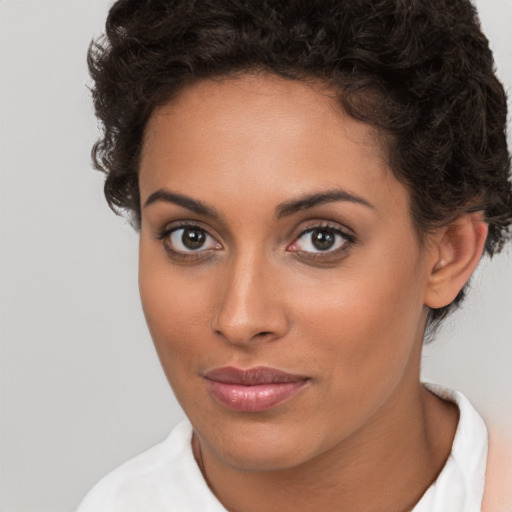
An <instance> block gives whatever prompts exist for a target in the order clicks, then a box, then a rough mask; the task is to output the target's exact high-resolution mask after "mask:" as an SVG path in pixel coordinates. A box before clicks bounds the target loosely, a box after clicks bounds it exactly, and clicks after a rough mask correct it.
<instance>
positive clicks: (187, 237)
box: [181, 228, 205, 249]
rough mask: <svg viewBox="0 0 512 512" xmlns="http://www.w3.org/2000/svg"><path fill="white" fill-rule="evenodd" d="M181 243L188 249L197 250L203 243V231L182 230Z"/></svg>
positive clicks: (193, 229)
mask: <svg viewBox="0 0 512 512" xmlns="http://www.w3.org/2000/svg"><path fill="white" fill-rule="evenodd" d="M181 241H182V242H183V245H184V246H185V247H187V248H188V249H199V248H200V247H201V246H202V245H203V244H204V241H205V234H204V231H202V230H200V229H196V228H187V229H185V230H183V235H182V236H181Z"/></svg>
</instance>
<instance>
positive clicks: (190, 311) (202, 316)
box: [139, 247, 210, 380]
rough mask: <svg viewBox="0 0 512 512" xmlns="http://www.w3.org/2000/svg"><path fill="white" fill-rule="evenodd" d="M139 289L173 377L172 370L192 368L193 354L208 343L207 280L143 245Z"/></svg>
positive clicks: (159, 349)
mask: <svg viewBox="0 0 512 512" xmlns="http://www.w3.org/2000/svg"><path fill="white" fill-rule="evenodd" d="M139 290H140V296H141V302H142V308H143V311H144V316H145V318H146V322H147V325H148V328H149V331H150V333H151V337H152V339H153V342H154V344H155V347H156V350H157V352H158V356H159V358H160V360H161V363H162V366H163V368H164V370H165V372H166V374H167V377H168V379H169V380H171V378H172V377H173V372H175V371H181V370H185V369H186V368H190V366H191V365H192V361H193V359H194V355H197V351H198V349H199V350H201V348H202V347H199V348H198V345H201V344H203V343H204V345H205V346H206V345H207V340H206V338H205V336H204V334H205V329H207V328H208V325H209V310H210V305H209V301H208V297H209V295H210V291H209V289H208V286H207V281H206V280H204V279H201V278H200V277H196V278H191V277H190V276H188V277H187V275H186V273H184V272H183V269H178V270H176V269H175V268H173V266H172V265H171V264H170V263H169V262H168V261H167V259H166V257H165V256H163V257H162V256H161V255H159V254H153V253H152V252H151V251H149V250H145V248H144V247H141V251H140V257H139ZM192 340H193V343H192V342H191V341H192ZM178 362H179V364H178ZM173 365H175V366H176V368H173Z"/></svg>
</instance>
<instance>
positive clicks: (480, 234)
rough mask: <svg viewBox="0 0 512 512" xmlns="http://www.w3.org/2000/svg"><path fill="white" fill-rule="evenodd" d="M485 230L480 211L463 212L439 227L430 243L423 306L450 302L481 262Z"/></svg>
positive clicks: (434, 306)
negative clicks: (429, 257)
mask: <svg viewBox="0 0 512 512" xmlns="http://www.w3.org/2000/svg"><path fill="white" fill-rule="evenodd" d="M487 232H488V226H487V224H486V223H485V222H484V220H483V216H482V212H475V213H466V214H463V215H461V216H459V217H457V218H456V219H455V220H454V221H452V222H451V223H450V224H448V225H447V226H444V227H443V228H440V230H439V231H438V233H437V237H436V240H435V241H434V242H433V246H432V259H431V260H430V270H429V272H430V273H429V279H428V283H427V288H426V290H425V301H424V302H425V305H426V306H428V307H430V308H432V309H438V308H441V307H443V306H447V305H448V304H450V303H451V302H453V300H454V299H455V297H456V296H457V294H458V293H459V291H460V290H461V289H462V287H463V286H464V284H466V282H467V281H468V279H469V278H470V277H471V274H472V273H473V271H474V270H475V269H476V267H477V265H478V262H479V261H480V258H481V256H482V252H483V249H484V244H485V240H486V238H487Z"/></svg>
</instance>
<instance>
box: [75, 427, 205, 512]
mask: <svg viewBox="0 0 512 512" xmlns="http://www.w3.org/2000/svg"><path fill="white" fill-rule="evenodd" d="M191 438H192V426H191V425H190V423H188V422H187V421H184V422H182V423H180V424H179V425H177V426H176V427H175V428H174V429H173V430H172V432H171V433H170V434H169V436H168V437H167V438H166V439H165V440H164V441H163V442H161V443H159V444H157V445H155V446H153V447H152V448H150V449H149V450H147V451H145V452H144V453H141V454H140V455H138V456H136V457H134V458H133V459H131V460H129V461H128V462H125V463H124V464H122V465H121V466H119V467H117V468H116V469H114V470H113V471H111V472H110V473H109V474H107V475H106V476H104V477H103V478H102V479H101V480H100V481H99V482H98V483H97V484H96V485H95V486H94V487H93V488H92V489H91V490H90V491H89V492H88V493H87V495H86V496H85V498H84V499H83V501H82V502H81V503H80V505H79V507H78V510H77V512H100V511H108V512H138V511H140V512H142V511H145V512H146V511H148V510H151V511H152V512H159V511H160V510H162V511H163V510H169V507H168V503H169V501H171V502H176V500H177V501H178V502H179V498H180V497H179V496H177V495H176V494H183V492H186V486H185V487H183V486H182V485H180V484H181V483H183V482H180V481H179V480H183V479H189V480H194V479H196V478H198V477H200V472H199V470H198V469H197V466H196V465H195V461H194V459H193V455H192V450H191V447H190V441H191ZM197 473H198V474H197ZM177 475H178V481H177V478H176V476H177Z"/></svg>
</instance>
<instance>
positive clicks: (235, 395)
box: [204, 366, 309, 412]
mask: <svg viewBox="0 0 512 512" xmlns="http://www.w3.org/2000/svg"><path fill="white" fill-rule="evenodd" d="M204 377H205V379H206V381H207V383H208V387H209V390H210V391H211V393H212V394H213V396H214V397H215V398H216V399H217V400H218V401H219V402H220V403H221V404H222V405H224V406H225V407H226V408H228V409H230V410H232V411H238V412H261V411H265V410H268V409H271V408H273V407H276V406H277V405H279V404H281V403H282V402H284V401H285V400H288V399H290V398H291V397H293V396H295V395H296V394H297V393H299V392H300V391H301V390H302V388H303V387H304V386H305V385H306V384H307V382H308V380H309V379H308V377H305V376H303V375H293V374H291V373H287V372H283V371H282V370H278V369H276V368H269V367H265V366H258V367H255V368H249V369H240V368H234V367H231V366H226V367H223V368H215V369H213V370H210V371H208V372H206V373H205V374H204Z"/></svg>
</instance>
